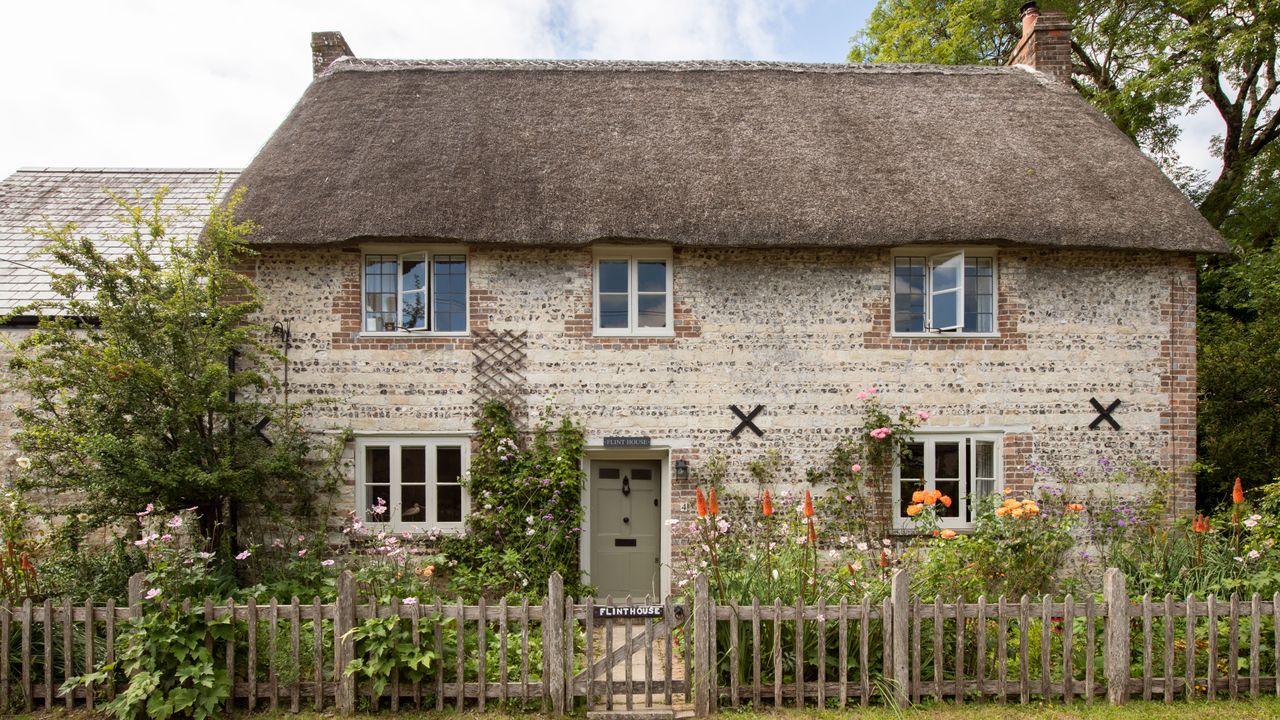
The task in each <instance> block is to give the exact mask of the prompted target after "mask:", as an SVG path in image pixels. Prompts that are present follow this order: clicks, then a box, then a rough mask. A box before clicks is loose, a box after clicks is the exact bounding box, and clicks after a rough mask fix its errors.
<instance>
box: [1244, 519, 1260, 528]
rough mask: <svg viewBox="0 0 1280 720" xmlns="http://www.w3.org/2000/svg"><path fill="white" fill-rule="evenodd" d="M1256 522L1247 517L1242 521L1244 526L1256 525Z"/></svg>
mask: <svg viewBox="0 0 1280 720" xmlns="http://www.w3.org/2000/svg"><path fill="white" fill-rule="evenodd" d="M1257 524H1258V521H1257V520H1254V519H1253V518H1247V519H1246V520H1245V521H1244V526H1245V527H1255V526H1257Z"/></svg>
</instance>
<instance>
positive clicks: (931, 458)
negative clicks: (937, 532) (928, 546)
mask: <svg viewBox="0 0 1280 720" xmlns="http://www.w3.org/2000/svg"><path fill="white" fill-rule="evenodd" d="M939 442H944V443H945V442H955V443H959V444H960V463H961V466H962V467H964V468H965V472H963V473H961V477H960V492H959V493H958V494H959V495H960V497H952V498H951V501H952V503H953V506H954V507H957V508H958V511H957V515H956V517H954V518H939V525H940V527H944V528H951V529H953V530H970V529H972V528H973V526H974V520H973V519H972V518H976V517H977V512H976V511H975V512H972V513H971V512H970V504H971V503H972V501H973V500H974V498H973V493H974V486H975V482H974V481H975V472H974V470H975V469H976V455H975V454H974V453H970V451H969V449H970V447H971V446H972V444H973V443H976V442H989V443H991V444H992V471H993V473H994V474H995V482H994V483H993V484H992V488H991V494H992V497H998V496H999V495H1000V494H1001V492H1002V491H1003V489H1004V461H1003V450H1004V432H1003V431H998V430H972V429H960V430H954V431H941V432H928V433H924V432H918V433H916V434H915V435H913V436H912V437H911V438H910V439H908V440H906V441H904V443H924V446H925V447H924V475H925V477H924V489H925V490H933V489H935V488H936V482H937V478H936V477H935V475H934V473H935V469H934V463H935V459H936V454H935V453H934V451H933V449H934V445H935V444H936V443H939ZM909 479H914V478H909ZM949 480H950V478H943V481H944V482H946V481H949ZM902 481H903V478H902V462H901V460H900V459H898V458H895V459H894V462H893V506H892V513H893V524H892V525H893V529H894V530H895V531H898V532H914V531H915V530H916V521H915V519H914V518H911V517H909V516H907V515H906V514H905V512H904V511H903V503H902ZM975 510H976V508H975ZM966 517H968V518H971V519H966Z"/></svg>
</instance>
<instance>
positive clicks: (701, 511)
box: [694, 488, 707, 518]
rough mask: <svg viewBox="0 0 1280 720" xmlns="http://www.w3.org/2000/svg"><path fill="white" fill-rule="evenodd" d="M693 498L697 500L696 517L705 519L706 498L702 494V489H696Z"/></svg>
mask: <svg viewBox="0 0 1280 720" xmlns="http://www.w3.org/2000/svg"><path fill="white" fill-rule="evenodd" d="M694 497H695V498H696V499H697V503H698V517H700V518H704V517H706V516H707V496H706V495H703V494H702V488H696V490H695V493H694Z"/></svg>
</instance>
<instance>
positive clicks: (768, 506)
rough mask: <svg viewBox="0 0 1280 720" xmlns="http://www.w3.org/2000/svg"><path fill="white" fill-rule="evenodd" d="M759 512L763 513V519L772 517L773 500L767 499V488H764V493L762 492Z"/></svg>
mask: <svg viewBox="0 0 1280 720" xmlns="http://www.w3.org/2000/svg"><path fill="white" fill-rule="evenodd" d="M760 511H761V512H762V513H764V516H765V517H769V516H770V515H772V514H773V498H771V497H769V489H768V488H765V491H764V504H763V507H761V508H760Z"/></svg>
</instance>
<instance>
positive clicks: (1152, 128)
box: [849, 0, 1280, 508]
mask: <svg viewBox="0 0 1280 720" xmlns="http://www.w3.org/2000/svg"><path fill="white" fill-rule="evenodd" d="M1042 5H1043V10H1045V11H1049V10H1061V11H1064V12H1066V13H1067V16H1068V17H1069V18H1070V19H1071V21H1072V22H1073V24H1074V30H1073V32H1072V44H1071V49H1072V60H1073V74H1072V84H1073V85H1074V86H1075V88H1076V89H1077V90H1078V91H1079V92H1080V93H1081V95H1083V96H1084V97H1085V98H1086V99H1088V100H1089V102H1091V103H1092V104H1093V105H1094V106H1095V107H1097V108H1098V109H1099V110H1100V111H1102V112H1103V113H1105V114H1106V115H1107V116H1108V117H1109V118H1110V119H1111V120H1112V121H1113V122H1115V124H1116V126H1117V127H1119V128H1120V129H1121V130H1122V131H1123V132H1124V133H1125V134H1127V135H1128V136H1129V137H1130V138H1132V139H1133V140H1134V141H1135V142H1136V143H1138V144H1139V145H1140V146H1141V147H1142V148H1143V149H1144V150H1146V151H1147V152H1149V153H1151V154H1152V155H1154V156H1156V157H1157V159H1159V160H1161V161H1162V164H1163V165H1164V167H1165V169H1166V171H1168V172H1170V175H1171V176H1172V177H1174V179H1175V181H1177V182H1178V184H1179V185H1180V186H1181V187H1182V188H1183V189H1184V191H1186V192H1187V194H1188V196H1189V197H1190V199H1191V201H1192V202H1193V203H1195V204H1196V205H1197V207H1199V208H1200V211H1201V213H1203V214H1204V216H1205V218H1206V219H1208V220H1209V222H1210V223H1211V224H1213V225H1214V226H1215V227H1217V228H1218V229H1219V231H1220V232H1221V233H1222V235H1223V237H1225V238H1226V239H1227V241H1228V243H1229V244H1230V245H1231V246H1232V248H1233V253H1232V255H1230V256H1223V257H1211V258H1206V259H1205V260H1204V261H1203V262H1202V266H1201V267H1202V270H1201V273H1200V292H1199V312H1198V317H1199V333H1198V353H1199V363H1198V369H1199V384H1200V402H1199V410H1198V416H1197V424H1198V441H1199V461H1200V463H1199V464H1200V469H1199V480H1198V492H1199V497H1200V502H1201V504H1202V505H1203V506H1205V507H1206V508H1208V507H1210V506H1212V505H1213V504H1214V503H1215V502H1217V501H1218V500H1219V499H1220V498H1223V497H1225V496H1226V491H1227V489H1228V488H1230V486H1231V483H1232V482H1233V480H1234V478H1235V476H1236V475H1240V476H1242V477H1243V478H1244V479H1245V481H1246V483H1247V484H1249V485H1251V486H1256V485H1261V484H1264V483H1266V482H1268V481H1270V480H1271V479H1273V478H1277V477H1280V453H1278V452H1277V451H1278V450H1280V388H1277V387H1276V381H1275V378H1277V377H1280V341H1278V340H1277V338H1280V319H1277V318H1280V315H1277V311H1280V283H1278V282H1277V279H1278V278H1280V248H1278V247H1277V245H1276V243H1275V240H1276V237H1277V231H1278V230H1280V183H1277V173H1278V171H1280V149H1278V148H1280V143H1276V142H1275V140H1276V138H1277V136H1278V135H1280V112H1278V111H1277V109H1278V108H1280V98H1278V97H1277V95H1276V93H1277V88H1280V78H1278V77H1277V72H1276V63H1277V38H1278V37H1280V2H1278V1H1277V0H1261V1H1258V2H1244V1H1243V0H1138V1H1136V2H1116V1H1115V0H1080V1H1078V2H1070V1H1069V0H1046V1H1045V2H1044V3H1042ZM1020 7H1021V0H954V1H952V2H941V3H937V2H922V1H921V0H880V2H879V4H878V5H877V6H876V8H875V10H874V11H873V12H872V15H871V18H870V20H869V21H868V23H867V26H866V28H865V29H863V30H862V31H861V32H859V33H858V34H857V35H855V36H854V38H853V48H852V50H851V52H850V53H849V59H850V61H853V62H864V61H877V62H933V63H979V64H999V63H1003V62H1006V61H1007V60H1008V57H1009V55H1010V54H1011V52H1012V50H1013V48H1014V46H1015V45H1016V43H1017V41H1018V39H1019V37H1020V34H1021V32H1022V25H1021V21H1020V18H1019V9H1020ZM1206 105H1208V106H1211V107H1213V108H1214V110H1216V111H1217V114H1218V116H1219V117H1220V118H1221V121H1222V129H1223V132H1222V133H1221V134H1220V135H1218V136H1216V137H1214V138H1213V139H1212V141H1211V142H1212V147H1211V149H1212V150H1213V152H1214V154H1215V155H1217V156H1218V157H1219V158H1221V159H1222V169H1221V171H1220V172H1219V173H1218V175H1217V176H1216V177H1214V178H1204V177H1198V176H1197V173H1195V172H1191V171H1188V169H1187V168H1185V167H1182V166H1178V165H1177V162H1176V161H1177V159H1176V158H1174V157H1172V151H1173V146H1174V141H1175V140H1177V138H1178V132H1179V129H1178V126H1177V124H1176V121H1177V119H1178V118H1179V116H1181V115H1182V114H1184V113H1187V112H1191V111H1194V110H1196V109H1198V108H1200V107H1203V106H1206Z"/></svg>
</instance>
